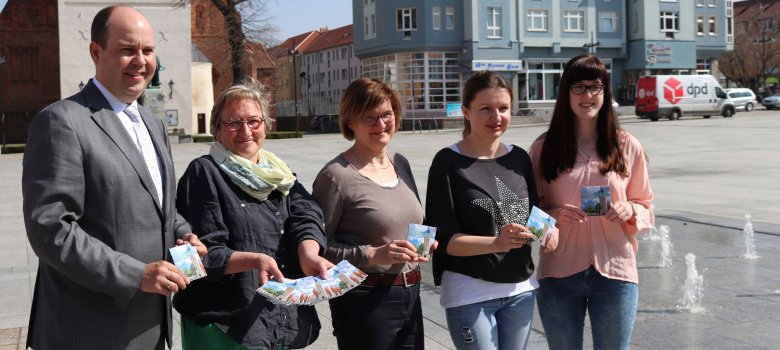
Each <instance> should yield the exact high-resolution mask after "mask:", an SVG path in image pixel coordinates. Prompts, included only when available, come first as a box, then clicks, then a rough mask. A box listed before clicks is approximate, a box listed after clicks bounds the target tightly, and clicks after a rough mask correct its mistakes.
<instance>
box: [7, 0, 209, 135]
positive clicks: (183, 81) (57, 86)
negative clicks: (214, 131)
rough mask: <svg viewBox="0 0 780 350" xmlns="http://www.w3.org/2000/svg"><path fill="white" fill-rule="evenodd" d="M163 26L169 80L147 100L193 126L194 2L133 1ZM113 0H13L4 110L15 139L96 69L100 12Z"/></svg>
mask: <svg viewBox="0 0 780 350" xmlns="http://www.w3.org/2000/svg"><path fill="white" fill-rule="evenodd" d="M126 3H127V4H128V5H130V6H133V7H135V8H136V9H138V10H139V11H140V12H141V13H143V14H144V15H145V16H146V17H147V18H148V19H149V21H150V22H151V23H152V25H153V26H154V29H155V42H156V44H157V55H158V56H159V58H160V62H161V66H163V67H164V68H165V69H164V70H161V72H160V74H159V77H160V81H161V84H160V86H159V87H156V88H155V89H151V90H147V93H146V94H145V96H144V99H143V104H144V105H145V106H146V107H148V108H149V109H151V110H152V111H153V112H154V113H155V115H157V116H158V117H160V118H161V119H163V120H164V121H166V122H169V121H170V122H175V123H174V125H172V124H170V123H169V124H168V125H169V129H173V128H177V129H178V128H181V129H183V130H185V132H189V130H191V129H192V125H193V123H194V119H193V118H190V116H191V115H192V110H191V104H192V103H191V97H190V96H191V95H190V91H191V83H190V82H191V76H190V56H191V52H190V49H191V45H190V18H189V17H190V16H189V11H190V8H189V6H188V5H187V4H176V3H172V2H170V1H166V0H135V1H128V2H126ZM106 5H107V3H105V2H86V1H72V0H57V1H53V0H30V1H28V0H10V1H9V2H8V3H7V4H6V6H5V8H4V9H3V11H2V13H0V53H2V56H3V57H5V60H6V63H3V64H0V113H2V114H4V115H5V125H4V130H3V131H4V132H5V134H6V141H7V142H9V143H10V142H20V143H23V142H25V140H26V136H27V127H28V126H29V123H30V121H31V120H32V118H33V117H34V116H35V114H36V113H37V112H38V111H40V110H41V109H43V108H44V107H46V106H47V105H49V104H51V103H54V102H56V101H58V100H60V99H63V98H66V97H69V96H71V95H73V94H75V93H77V92H78V91H79V90H80V89H81V88H82V87H83V86H84V85H85V84H86V83H87V82H88V81H89V79H92V78H93V77H94V76H95V66H94V63H93V62H92V58H91V57H90V55H89V44H90V41H91V38H90V36H91V35H90V27H91V24H92V19H93V18H94V16H95V14H97V12H98V11H100V9H102V8H103V7H105V6H106Z"/></svg>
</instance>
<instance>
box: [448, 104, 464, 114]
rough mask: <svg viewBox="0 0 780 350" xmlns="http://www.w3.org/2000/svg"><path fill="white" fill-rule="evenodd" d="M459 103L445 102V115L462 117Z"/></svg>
mask: <svg viewBox="0 0 780 350" xmlns="http://www.w3.org/2000/svg"><path fill="white" fill-rule="evenodd" d="M460 106H461V104H460V103H448V104H447V116H448V117H462V116H463V110H462V109H461V108H460Z"/></svg>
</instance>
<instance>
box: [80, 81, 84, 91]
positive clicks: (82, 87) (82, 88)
mask: <svg viewBox="0 0 780 350" xmlns="http://www.w3.org/2000/svg"><path fill="white" fill-rule="evenodd" d="M81 90H84V81H83V80H82V81H80V82H79V91H81Z"/></svg>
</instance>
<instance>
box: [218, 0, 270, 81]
mask: <svg viewBox="0 0 780 350" xmlns="http://www.w3.org/2000/svg"><path fill="white" fill-rule="evenodd" d="M211 2H212V3H213V4H214V6H215V7H216V8H217V10H219V12H220V13H221V14H222V16H223V18H224V19H225V30H226V32H227V41H228V46H229V47H230V61H231V66H232V70H233V82H240V81H242V80H243V79H244V78H245V77H246V76H247V72H246V62H247V58H248V55H249V54H248V51H247V50H248V44H249V40H247V39H248V38H249V39H251V41H253V42H259V43H262V44H268V43H269V42H271V40H273V39H272V38H273V34H274V33H275V32H276V27H274V26H273V24H272V23H271V20H272V19H273V17H272V16H269V15H268V11H267V5H268V2H269V1H268V0H211Z"/></svg>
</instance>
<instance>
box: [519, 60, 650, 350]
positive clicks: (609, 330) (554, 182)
mask: <svg viewBox="0 0 780 350" xmlns="http://www.w3.org/2000/svg"><path fill="white" fill-rule="evenodd" d="M560 86H561V94H560V95H559V96H558V100H557V101H556V104H555V110H554V112H553V117H552V121H551V122H550V126H549V129H548V130H547V132H546V133H544V134H542V135H541V136H540V137H539V138H538V139H536V141H534V143H533V144H532V145H531V151H530V154H531V159H532V161H533V165H534V173H535V174H536V186H537V189H538V193H539V205H540V207H541V208H542V209H543V210H545V211H546V212H548V213H550V214H551V215H552V216H554V217H555V218H557V226H558V228H559V230H560V231H559V232H560V237H559V243H558V249H556V250H555V251H544V252H541V254H540V262H539V268H538V270H537V275H536V276H537V278H539V283H540V288H539V291H538V294H537V304H538V306H539V315H540V316H541V320H542V325H543V326H544V330H545V335H546V338H547V344H548V345H549V347H550V349H582V343H583V340H582V339H583V325H584V320H585V314H586V313H587V314H588V315H589V316H590V324H591V328H592V332H593V346H594V348H596V349H628V347H629V341H630V339H631V330H632V328H633V324H634V318H635V315H636V306H637V300H638V290H637V283H638V273H637V266H636V254H637V240H636V233H637V232H638V231H641V230H646V229H650V228H651V227H653V224H654V216H653V212H652V210H651V206H650V204H651V201H652V200H653V193H652V191H651V190H650V181H649V178H648V175H647V161H646V159H645V153H644V150H643V149H642V145H641V144H640V143H639V141H637V139H636V138H635V137H634V136H633V135H631V134H629V133H628V132H626V131H625V130H623V129H621V128H620V125H619V124H618V120H617V117H616V116H615V112H614V110H613V109H612V107H611V106H610V104H609V102H608V101H611V99H612V91H611V90H610V86H611V85H610V76H609V73H608V72H607V70H606V68H605V67H604V65H603V64H602V63H601V61H599V59H598V58H596V56H592V55H581V56H577V57H574V58H572V59H571V60H570V61H569V62H568V63H567V64H566V66H565V67H564V70H563V75H562V76H561V84H560ZM605 101H606V102H605ZM595 190H598V192H601V193H606V195H605V196H604V199H603V200H600V201H599V202H598V203H599V205H598V206H595V205H594V206H593V207H591V205H590V204H588V200H589V199H588V197H589V196H588V195H587V194H588V193H591V192H594V191H595ZM593 208H598V209H599V210H592V209H593ZM586 210H587V211H586Z"/></svg>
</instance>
